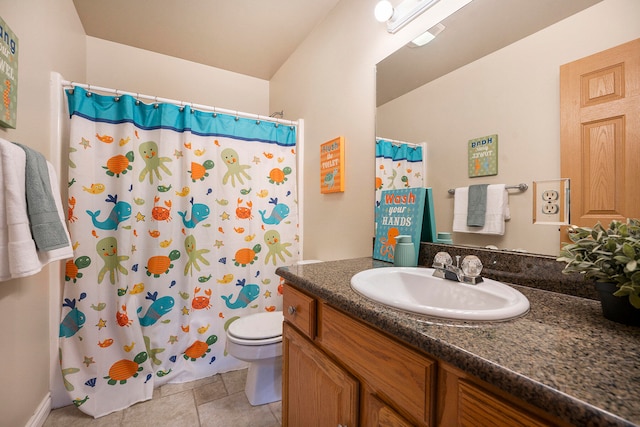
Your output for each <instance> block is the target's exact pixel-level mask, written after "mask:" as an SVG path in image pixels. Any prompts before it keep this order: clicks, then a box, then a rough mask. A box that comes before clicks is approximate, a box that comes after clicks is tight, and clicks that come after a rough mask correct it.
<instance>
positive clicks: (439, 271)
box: [433, 252, 482, 285]
mask: <svg viewBox="0 0 640 427" xmlns="http://www.w3.org/2000/svg"><path fill="white" fill-rule="evenodd" d="M433 268H434V270H435V271H434V272H433V276H435V277H439V278H441V279H447V280H453V281H454V282H461V283H466V284H469V285H476V284H478V283H480V282H482V277H480V271H482V263H481V262H480V259H478V257H477V256H475V255H468V256H466V257H465V258H464V260H463V261H462V267H460V255H456V265H453V260H452V259H451V255H449V254H448V253H447V252H438V253H437V254H436V256H435V257H434V258H433Z"/></svg>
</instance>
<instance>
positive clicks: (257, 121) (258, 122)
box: [256, 114, 260, 125]
mask: <svg viewBox="0 0 640 427" xmlns="http://www.w3.org/2000/svg"><path fill="white" fill-rule="evenodd" d="M256 124H257V125H259V124H260V114H258V120H256Z"/></svg>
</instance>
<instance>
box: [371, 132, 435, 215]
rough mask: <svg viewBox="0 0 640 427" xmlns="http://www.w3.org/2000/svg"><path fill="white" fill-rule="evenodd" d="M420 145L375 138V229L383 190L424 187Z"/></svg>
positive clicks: (422, 159) (422, 155) (422, 154)
mask: <svg viewBox="0 0 640 427" xmlns="http://www.w3.org/2000/svg"><path fill="white" fill-rule="evenodd" d="M423 171H424V152H423V149H422V146H421V145H415V144H409V143H406V142H398V141H391V140H387V139H383V138H376V184H375V185H376V206H375V218H376V227H377V224H378V208H379V207H380V198H381V197H382V192H383V191H385V190H395V189H399V188H412V187H424V185H425V181H424V180H425V177H424V176H423V175H424V173H423Z"/></svg>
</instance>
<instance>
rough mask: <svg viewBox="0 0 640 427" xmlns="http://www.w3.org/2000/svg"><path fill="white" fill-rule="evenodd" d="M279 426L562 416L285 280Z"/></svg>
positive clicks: (538, 420) (502, 422)
mask: <svg viewBox="0 0 640 427" xmlns="http://www.w3.org/2000/svg"><path fill="white" fill-rule="evenodd" d="M284 313H285V314H284V316H285V323H284V329H283V375H282V377H283V400H282V415H283V426H285V427H287V426H289V427H308V426H318V427H325V426H336V427H338V426H341V427H355V426H362V427H365V426H366V427H369V426H381V427H382V426H384V427H406V426H423V427H428V426H441V427H452V426H463V427H464V426H473V427H482V426H486V427H489V426H491V427H496V426H504V427H510V426H514V425H517V426H525V427H541V426H558V427H567V426H569V424H566V423H563V422H561V421H559V420H557V419H555V418H554V417H552V416H550V415H549V414H546V413H544V411H541V410H540V409H538V408H535V407H533V406H532V405H529V404H527V403H526V402H523V401H521V400H518V399H516V398H514V397H513V396H510V395H509V394H507V393H505V392H503V391H501V390H499V389H497V388H496V387H494V386H491V385H489V384H487V383H484V382H482V381H481V380H479V379H477V378H475V377H473V376H471V375H468V374H466V373H465V372H463V371H461V370H459V369H457V368H454V367H452V366H450V365H448V364H447V363H444V362H441V361H436V360H435V359H433V358H431V357H429V356H428V355H426V354H424V353H423V352H421V351H418V350H416V349H413V348H410V347H409V346H407V345H406V344H404V343H401V342H400V341H398V340H396V339H395V338H392V337H390V336H389V335H387V334H385V333H383V332H381V331H379V330H377V329H375V328H372V327H371V326H368V325H367V324H365V323H363V322H361V321H359V320H356V319H354V318H352V317H351V316H349V315H347V314H345V313H343V312H341V311H340V310H337V309H335V308H333V307H331V306H329V305H328V304H326V303H325V302H323V301H320V300H316V299H315V298H314V297H312V296H310V295H307V294H305V293H304V292H301V291H300V290H298V289H296V288H294V287H292V286H291V285H290V284H288V283H285V285H284Z"/></svg>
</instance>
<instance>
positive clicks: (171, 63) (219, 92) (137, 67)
mask: <svg viewBox="0 0 640 427" xmlns="http://www.w3.org/2000/svg"><path fill="white" fill-rule="evenodd" d="M86 40H87V81H86V82H85V83H90V84H93V85H97V86H103V87H109V88H113V89H119V90H123V91H128V92H135V93H142V94H146V95H151V96H159V97H162V98H168V99H174V100H177V101H185V102H191V103H194V104H201V105H209V106H212V107H221V108H226V109H229V110H237V111H242V112H245V113H253V114H260V115H265V116H268V115H269V114H270V112H269V82H268V81H267V80H262V79H257V78H255V77H249V76H245V75H243V74H238V73H233V72H230V71H225V70H221V69H218V68H213V67H209V66H206V65H202V64H198V63H195V62H191V61H185V60H183V59H179V58H174V57H172V56H167V55H160V54H157V53H154V52H150V51H148V50H143V49H138V48H135V47H130V46H125V45H122V44H119V43H113V42H109V41H106V40H102V39H97V38H95V37H87V38H86ZM147 102H149V101H147Z"/></svg>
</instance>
